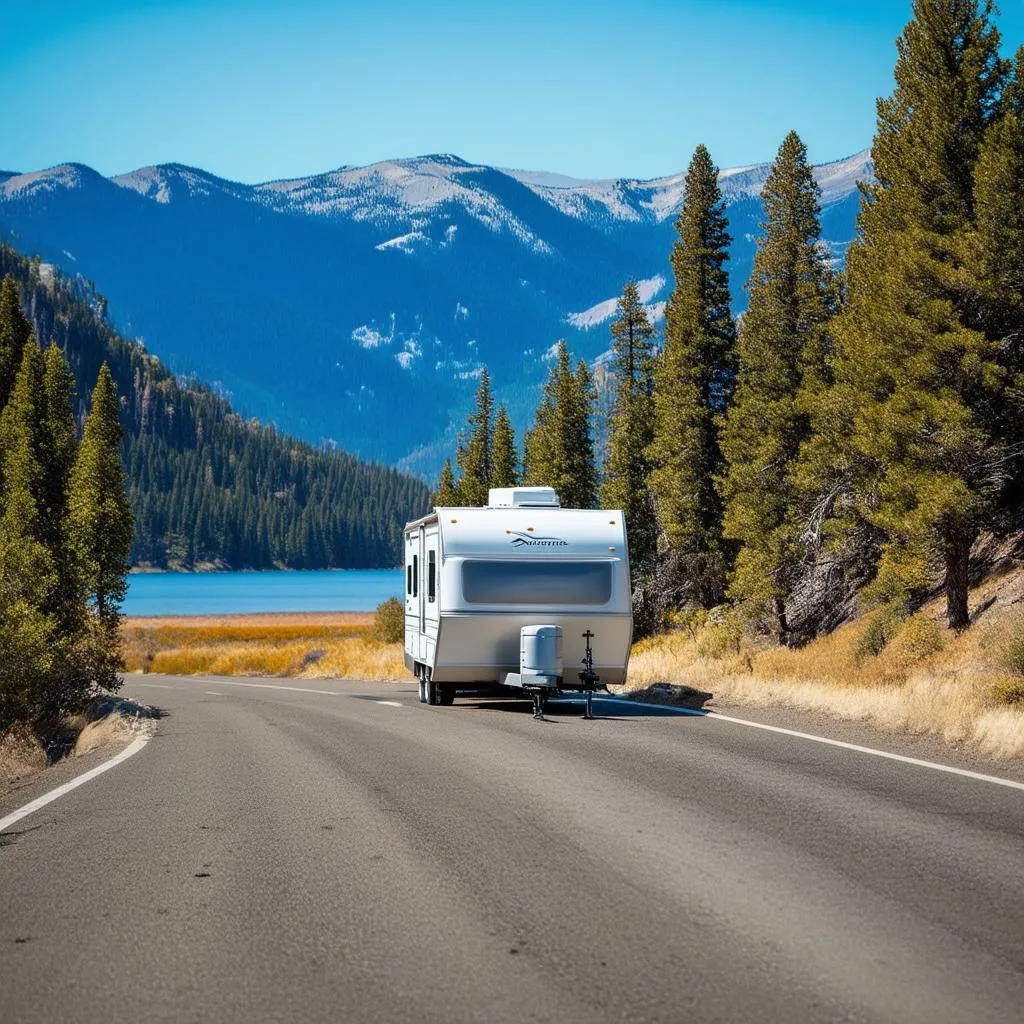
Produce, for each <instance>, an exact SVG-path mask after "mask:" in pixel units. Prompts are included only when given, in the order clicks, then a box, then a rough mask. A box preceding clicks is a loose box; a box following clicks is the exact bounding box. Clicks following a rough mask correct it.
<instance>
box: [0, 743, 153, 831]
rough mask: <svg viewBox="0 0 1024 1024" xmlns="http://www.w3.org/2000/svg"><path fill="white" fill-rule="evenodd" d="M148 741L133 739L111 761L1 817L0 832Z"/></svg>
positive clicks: (122, 759) (128, 755)
mask: <svg viewBox="0 0 1024 1024" xmlns="http://www.w3.org/2000/svg"><path fill="white" fill-rule="evenodd" d="M148 742H149V737H148V736H140V737H139V738H138V739H136V740H132V742H131V743H129V744H128V746H127V747H125V748H124V750H122V751H121V753H120V754H116V755H115V756H114V757H112V758H111V759H110V760H109V761H104V762H103V764H101V765H97V766H96V767H95V768H91V769H90V770H89V771H87V772H83V773H82V774H81V775H79V776H78V777H77V778H74V779H72V780H71V781H70V782H65V783H64V785H63V786H58V787H57V788H56V789H51V790H50V792H49V793H44V794H43V795H42V796H41V797H37V798H36V799H35V800H33V801H32V802H31V803H27V804H25V806H24V807H22V808H20V809H19V810H17V811H14V812H13V813H11V814H8V815H7V817H6V818H0V832H4V831H5V830H6V829H9V828H10V827H11V826H12V825H13V824H14V823H15V822H16V821H21V819H22V818H24V817H27V816H28V815H29V814H34V813H35V812H36V811H38V810H39V809H40V808H41V807H45V806H46V805H47V804H49V803H52V802H53V801H54V800H56V799H58V798H59V797H62V796H64V794H65V793H70V792H71V790H73V789H78V787H79V786H83V785H85V783H87V782H89V781H90V780H91V779H95V778H96V776H97V775H102V774H103V773H104V772H106V771H110V769H111V768H113V767H115V766H116V765H119V764H120V763H121V762H122V761H127V760H128V758H129V757H131V756H132V754H137V753H138V752H139V751H140V750H141V749H142V748H143V747H144V746H145V745H146V744H147V743H148Z"/></svg>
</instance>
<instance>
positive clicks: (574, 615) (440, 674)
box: [404, 487, 633, 714]
mask: <svg viewBox="0 0 1024 1024" xmlns="http://www.w3.org/2000/svg"><path fill="white" fill-rule="evenodd" d="M404 547H405V664H406V667H407V668H408V669H409V670H410V671H411V672H413V673H414V674H415V676H416V678H417V679H418V680H419V683H420V700H421V701H423V702H424V703H429V704H451V703H452V701H453V700H454V699H455V696H456V694H457V693H458V691H459V690H480V689H485V688H487V687H490V686H494V687H512V688H514V689H515V690H518V692H519V693H520V694H522V695H523V696H531V697H532V698H533V700H534V710H535V712H536V713H538V714H539V713H540V709H541V707H542V706H543V704H544V703H545V702H546V698H547V697H548V696H550V695H552V694H555V693H558V692H559V691H562V690H583V691H585V692H587V695H588V698H589V695H590V692H591V691H592V690H593V689H594V688H595V686H598V685H604V684H608V683H621V682H623V680H624V679H625V676H626V665H627V663H628V660H629V648H630V642H631V640H632V634H633V619H632V610H631V605H630V585H629V553H628V550H627V547H626V529H625V525H624V522H623V517H622V513H621V512H619V511H607V510H594V509H567V508H561V507H560V506H559V501H558V496H557V495H556V494H555V492H554V490H552V489H551V488H550V487H511V488H500V489H492V490H491V491H490V494H489V498H488V507H486V508H437V509H435V510H434V512H433V513H432V514H431V515H428V516H424V517H423V518H422V519H418V520H416V521H415V522H412V523H409V524H408V525H407V526H406V528H405V545H404ZM588 634H589V635H588ZM588 657H590V659H591V660H590V662H588V661H587V659H588ZM588 712H589V700H588Z"/></svg>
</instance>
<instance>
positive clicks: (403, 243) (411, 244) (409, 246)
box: [374, 231, 430, 255]
mask: <svg viewBox="0 0 1024 1024" xmlns="http://www.w3.org/2000/svg"><path fill="white" fill-rule="evenodd" d="M429 244H430V239H429V238H427V236H426V235H425V234H423V232H422V231H410V232H408V233H407V234H404V235H399V236H398V237H397V238H389V239H388V240H387V241H386V242H381V243H380V245H377V246H374V248H375V249H379V250H380V251H381V252H385V251H386V250H388V249H397V250H398V251H399V252H404V253H409V254H410V255H411V254H412V253H414V252H415V251H416V249H417V248H418V247H422V246H425V245H429Z"/></svg>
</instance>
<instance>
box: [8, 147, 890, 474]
mask: <svg viewBox="0 0 1024 1024" xmlns="http://www.w3.org/2000/svg"><path fill="white" fill-rule="evenodd" d="M871 171H872V169H871V164H870V160H869V154H868V153H866V152H864V153H858V154H856V155H855V156H852V157H849V158H847V159H844V160H840V161H837V162H834V163H829V164H824V165H822V166H819V167H818V168H816V171H815V173H816V177H817V180H818V182H819V184H820V186H821V201H822V224H823V235H824V238H825V240H826V241H827V243H828V245H829V247H830V250H831V252H832V254H833V257H834V259H835V260H836V261H837V262H841V261H842V260H843V257H844V254H845V250H846V246H847V245H848V244H849V242H850V240H851V239H852V238H853V235H854V230H855V218H856V212H857V209H858V206H859V194H858V189H857V182H858V181H859V180H864V179H869V178H870V176H871ZM768 172H769V165H768V164H757V165H754V166H750V167H741V168H732V169H728V170H723V171H722V172H721V186H722V190H723V194H724V196H725V198H726V202H727V213H728V216H729V221H730V230H731V232H732V235H733V239H734V241H733V246H732V252H731V257H732V258H731V262H730V271H731V275H732V290H733V299H734V306H735V309H736V311H737V312H739V311H741V310H742V309H743V307H744V305H745V292H744V288H743V285H744V284H745V282H746V280H747V277H748V276H749V273H750V270H751V267H752V263H753V255H754V251H755V244H756V238H757V236H758V232H759V229H760V228H759V226H760V222H761V220H762V218H763V210H762V206H761V202H760V192H761V188H762V187H763V185H764V182H765V180H766V178H767V175H768ZM684 179H685V175H684V174H676V175H672V176H669V177H665V178H658V179H654V180H649V181H641V180H635V179H616V180H581V179H574V178H569V177H565V176H563V175H558V174H551V173H546V172H532V171H519V170H509V169H500V168H495V167H488V166H483V165H479V164H471V163H467V162H466V161H465V160H462V159H460V158H458V157H456V156H451V155H434V156H423V157H417V158H413V159H407V160H394V161H386V162H382V163H377V164H373V165H370V166H367V167H341V168H339V169H337V170H334V171H330V172H327V173H324V174H317V175H313V176H311V177H305V178H296V179H291V180H286V181H271V182H266V183H263V184H258V185H245V184H240V183H237V182H230V181H226V180H224V179H221V178H218V177H216V176H214V175H212V174H209V173H207V172H205V171H201V170H197V169H194V168H190V167H185V166H183V165H180V164H166V165H161V166H157V167H145V168H141V169H139V170H136V171H132V172H130V173H128V174H123V175H119V176H117V177H112V178H107V177H104V176H103V175H101V174H99V173H97V172H96V171H93V170H92V169H90V168H88V167H86V166H83V165H81V164H63V165H61V166H58V167H54V168H50V169H48V170H43V171H36V172H32V173H27V174H19V173H14V172H0V241H7V242H9V243H10V244H12V245H14V246H15V247H17V248H18V249H19V250H21V251H22V252H30V253H35V254H38V255H39V256H40V257H41V258H42V259H43V260H45V261H48V262H52V263H55V264H56V265H58V266H59V267H61V268H62V270H63V271H64V272H65V273H69V274H72V275H81V276H82V277H84V278H85V279H86V280H90V281H95V282H97V285H98V287H99V289H100V291H102V293H103V295H104V296H105V298H106V300H107V301H108V303H109V316H110V318H111V320H112V322H113V323H115V324H116V325H117V326H118V328H119V329H120V330H121V332H122V333H125V334H127V335H130V336H134V337H136V338H139V339H140V340H141V341H143V343H144V344H145V345H146V346H147V347H148V348H149V349H150V351H152V352H154V353H155V354H157V355H158V356H159V357H160V358H161V359H162V360H163V361H164V362H166V363H167V364H168V365H169V366H170V367H171V368H172V369H173V370H174V372H175V373H177V374H179V375H180V376H183V377H185V378H196V379H201V380H204V381H206V382H208V383H210V384H211V385H212V386H213V387H214V388H216V389H218V390H219V391H221V392H222V393H223V394H224V395H225V396H226V397H229V398H230V399H231V401H232V403H233V404H234V406H235V407H236V408H238V409H239V410H241V411H242V412H243V413H245V414H246V415H254V416H258V417H260V418H261V419H263V420H266V421H269V422H273V423H274V424H276V425H277V426H279V427H280V428H281V429H283V430H286V431H289V432H291V433H294V434H297V435H299V436H301V437H304V438H306V439H307V440H309V441H311V442H313V443H320V442H324V441H329V442H334V443H336V444H338V445H340V446H341V447H343V448H345V449H347V450H349V451H351V452H353V453H355V454H358V455H360V456H363V457H369V458H374V459H378V460H382V461H384V462H388V463H394V464H398V465H400V466H402V467H404V468H407V469H411V470H413V471H415V472H420V473H422V474H424V475H426V476H430V475H432V474H434V473H435V472H436V469H437V467H438V465H439V463H440V460H441V458H443V456H444V455H445V454H448V452H449V451H450V450H451V448H452V446H453V443H454V437H455V432H456V429H457V424H458V423H460V422H461V421H462V420H463V418H464V415H465V412H466V410H467V408H468V406H469V403H470V400H471V395H472V391H473V390H474V388H475V385H476V380H477V378H478V376H479V373H480V370H481V368H482V367H483V366H484V365H486V366H487V367H488V368H489V370H490V373H491V376H492V379H493V380H494V383H495V387H496V392H497V396H498V398H499V400H502V401H505V402H506V403H507V404H508V405H509V408H510V412H511V413H512V416H513V421H514V422H515V423H516V425H517V426H519V427H520V428H521V427H523V426H525V425H526V423H527V421H528V419H529V416H530V414H531V413H532V410H533V405H534V402H535V400H536V389H537V385H538V384H539V382H540V381H542V380H543V378H544V376H545V375H546V371H547V366H548V361H549V360H550V358H551V352H552V349H553V346H554V343H555V342H556V341H557V340H558V339H559V338H563V337H564V338H566V340H567V341H568V343H569V347H570V350H571V351H572V352H573V353H574V355H576V356H578V357H582V358H586V359H588V360H591V361H593V360H596V359H597V358H598V357H599V356H600V355H601V353H602V352H604V351H605V350H606V349H607V348H608V344H609V335H608V322H609V321H610V319H611V318H612V316H613V314H614V306H615V299H616V297H617V296H618V294H620V292H621V290H622V286H623V284H624V283H625V282H626V281H627V280H637V281H639V282H640V287H641V294H642V297H643V300H644V301H645V302H646V303H648V304H649V308H650V311H651V314H652V316H653V317H654V318H655V319H659V318H660V317H661V315H662V313H663V309H664V302H665V299H666V298H667V295H668V291H669V289H670V288H671V270H670V266H669V256H670V253H671V249H672V244H673V242H674V240H675V237H676V236H675V230H674V220H675V217H676V215H677V214H678V212H679V210H680V208H681V205H682V198H683V187H684Z"/></svg>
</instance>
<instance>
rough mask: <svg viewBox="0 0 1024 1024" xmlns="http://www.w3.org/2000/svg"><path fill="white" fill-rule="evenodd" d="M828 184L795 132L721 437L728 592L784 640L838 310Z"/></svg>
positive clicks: (779, 167)
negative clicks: (817, 402) (807, 447)
mask: <svg viewBox="0 0 1024 1024" xmlns="http://www.w3.org/2000/svg"><path fill="white" fill-rule="evenodd" d="M819 194H820V190H819V188H818V186H817V184H816V182H815V180H814V175H813V173H812V171H811V167H810V164H808V162H807V148H806V147H805V146H804V144H803V142H802V141H801V140H800V137H799V136H798V135H797V134H796V133H795V132H790V133H789V135H787V136H786V139H785V141H784V142H783V144H782V147H781V148H780V150H779V152H778V155H777V156H776V158H775V162H774V163H773V164H772V169H771V173H770V175H769V177H768V181H767V182H766V183H765V186H764V191H763V192H762V200H763V202H764V208H765V215H766V218H767V219H766V222H765V224H764V236H763V237H762V238H761V239H760V240H759V242H758V247H757V254H756V256H755V258H754V272H753V275H752V277H751V280H750V285H749V289H750V303H749V307H748V309H747V313H746V315H745V317H744V319H743V329H742V331H741V332H740V342H739V354H740V370H739V378H738V381H737V385H736V394H735V400H734V403H733V405H732V407H731V408H730V409H729V412H728V415H727V418H726V424H725V428H724V431H723V436H722V447H723V450H724V451H725V455H726V459H727V463H728V466H727V469H726V472H725V474H724V475H723V478H722V480H721V489H722V494H723V497H724V498H725V503H726V505H725V525H724V532H725V536H726V537H729V538H731V539H734V540H737V541H739V542H740V544H741V547H740V549H739V552H738V555H737V559H736V567H735V571H734V573H733V576H732V578H731V581H730V585H729V593H730V594H731V595H732V596H733V597H734V598H737V599H739V600H744V601H750V602H753V603H755V604H759V605H762V606H764V607H766V608H770V609H771V610H772V611H773V612H774V614H775V616H776V622H777V626H778V633H779V637H780V639H785V638H786V634H787V633H788V624H787V621H786V599H787V598H788V596H789V594H790V591H791V589H792V587H793V585H794V583H795V581H796V578H797V574H798V571H799V568H800V564H801V550H800V543H799V540H800V532H801V526H800V523H799V516H798V509H797V497H796V494H795V489H794V483H793V479H792V476H793V467H794V465H795V462H796V459H797V455H798V454H799V451H800V446H801V445H802V444H803V443H804V441H806V440H807V438H808V437H809V434H810V418H809V415H808V411H807V409H806V408H805V407H804V406H805V403H804V401H803V399H804V397H807V398H808V399H810V398H811V396H815V395H817V393H818V389H819V386H820V384H821V382H822V380H823V378H824V375H825V364H824V357H825V352H826V349H827V344H828V343H827V338H826V333H825V332H826V329H827V328H826V325H827V323H828V321H829V319H830V318H831V316H832V315H833V313H834V309H833V308H832V294H833V289H832V281H831V270H830V266H829V263H828V257H827V255H826V253H825V252H823V251H822V248H821V246H820V244H819V240H820V237H821V224H820V219H819V217H820V213H821V207H820V205H819V202H818V196H819Z"/></svg>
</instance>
